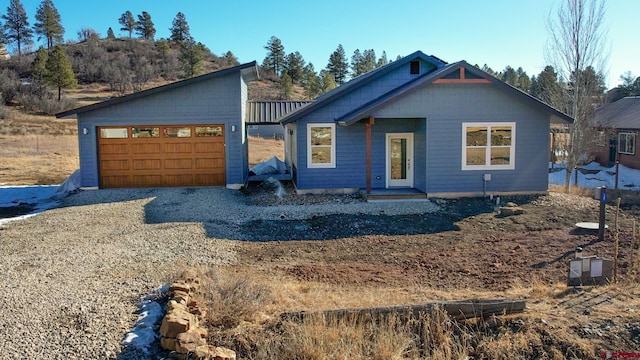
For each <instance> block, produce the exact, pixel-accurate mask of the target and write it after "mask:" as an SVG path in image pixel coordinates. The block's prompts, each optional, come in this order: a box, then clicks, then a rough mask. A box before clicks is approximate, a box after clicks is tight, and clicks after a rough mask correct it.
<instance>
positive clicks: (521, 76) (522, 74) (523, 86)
mask: <svg viewBox="0 0 640 360" xmlns="http://www.w3.org/2000/svg"><path fill="white" fill-rule="evenodd" d="M516 75H518V86H517V87H518V89H520V90H522V91H524V92H526V93H531V79H530V78H529V75H527V72H526V71H524V70H523V69H522V67H519V68H518V70H516Z"/></svg>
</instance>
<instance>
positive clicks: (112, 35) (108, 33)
mask: <svg viewBox="0 0 640 360" xmlns="http://www.w3.org/2000/svg"><path fill="white" fill-rule="evenodd" d="M115 38H116V34H114V33H113V29H112V28H111V27H109V29H108V30H107V39H115Z"/></svg>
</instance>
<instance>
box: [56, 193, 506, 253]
mask: <svg viewBox="0 0 640 360" xmlns="http://www.w3.org/2000/svg"><path fill="white" fill-rule="evenodd" d="M143 199H147V200H148V202H146V203H145V204H144V214H145V222H146V223H147V224H165V223H175V222H178V223H180V222H191V223H193V222H196V223H201V224H202V226H203V228H204V230H205V232H206V234H207V236H209V237H211V238H219V239H230V240H244V241H284V240H331V239H340V238H345V237H353V236H366V235H390V236H393V235H416V234H433V233H438V232H443V231H452V230H458V229H459V228H458V226H457V225H456V222H458V221H460V220H462V219H464V218H467V217H471V216H475V215H479V214H483V213H491V212H493V211H494V207H493V204H491V203H489V202H487V201H484V200H483V199H459V200H447V201H444V200H441V201H439V202H438V204H439V206H440V207H441V209H440V210H438V211H436V212H429V213H426V212H423V213H419V212H418V213H413V214H409V215H387V214H385V213H384V211H369V207H371V209H377V208H375V207H374V206H375V205H372V204H370V203H364V202H359V203H357V204H355V205H354V204H353V203H345V204H342V203H335V202H334V203H332V204H331V208H332V209H335V208H336V207H337V209H338V210H337V212H338V213H335V212H336V211H332V214H329V215H314V214H313V212H311V215H309V216H308V217H302V218H301V217H300V216H291V215H296V213H297V212H298V210H296V209H300V210H302V209H304V210H305V211H306V212H308V210H309V206H307V205H300V204H297V205H286V204H285V206H259V205H256V204H255V198H252V197H251V195H245V194H243V193H242V192H240V191H235V190H229V189H225V188H210V187H202V188H151V189H117V190H96V191H84V192H80V193H78V194H74V195H71V196H70V197H69V198H67V199H65V200H64V201H63V203H62V204H61V206H82V205H93V204H107V203H114V202H123V201H134V200H143ZM312 206H315V205H312ZM340 206H345V207H348V206H362V207H363V209H365V210H366V211H363V212H362V213H356V214H353V213H350V214H349V213H339V211H340V210H339V207H340ZM283 209H284V210H283ZM281 211H284V213H283V214H281V213H280V212H281Z"/></svg>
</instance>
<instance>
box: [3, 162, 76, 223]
mask: <svg viewBox="0 0 640 360" xmlns="http://www.w3.org/2000/svg"><path fill="white" fill-rule="evenodd" d="M79 188H80V171H79V170H76V171H75V172H74V173H73V174H71V175H70V176H69V177H68V178H67V179H66V180H65V181H64V182H63V183H62V184H60V185H34V186H29V185H27V186H0V207H14V206H19V205H25V204H26V205H30V206H33V208H34V211H32V212H30V213H29V214H26V215H20V216H16V217H12V218H6V219H0V226H2V225H3V224H6V223H8V222H10V221H16V220H22V219H26V218H28V217H31V216H34V215H36V214H38V213H41V212H43V211H45V210H48V209H51V208H53V207H55V206H57V205H58V201H59V200H60V199H62V198H64V197H65V196H67V195H69V194H70V193H71V192H73V191H75V190H77V189H79Z"/></svg>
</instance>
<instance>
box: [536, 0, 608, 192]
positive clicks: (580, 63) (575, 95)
mask: <svg viewBox="0 0 640 360" xmlns="http://www.w3.org/2000/svg"><path fill="white" fill-rule="evenodd" d="M604 5H605V4H604V1H603V0H563V1H562V2H561V4H560V6H559V7H558V8H557V11H556V12H555V14H554V13H550V14H549V19H548V23H547V27H548V30H549V37H550V39H549V42H548V51H547V53H546V56H547V57H548V58H547V61H548V62H549V63H551V64H553V65H554V68H555V69H556V71H558V73H559V75H560V76H561V77H562V78H564V79H565V80H567V81H568V83H567V86H566V88H565V89H564V90H565V91H564V95H565V96H564V104H563V107H564V108H563V109H561V110H564V111H565V112H567V113H568V114H569V115H571V116H572V117H573V118H574V123H573V124H572V125H571V126H570V129H569V131H570V136H569V142H568V147H567V158H566V160H567V176H566V179H565V189H566V190H569V186H570V181H571V169H573V168H575V166H576V165H577V164H578V162H579V161H580V158H581V156H582V155H584V154H585V151H586V149H587V148H588V147H589V145H590V143H591V142H593V141H594V139H593V136H589V133H590V131H589V129H590V126H589V125H590V120H591V118H590V117H593V116H594V111H593V110H594V101H595V100H596V98H597V97H598V96H599V95H601V94H597V93H595V92H597V90H596V89H598V86H589V85H588V84H585V81H584V80H586V79H583V77H584V74H585V71H586V70H587V68H588V67H591V68H592V69H595V71H596V73H597V74H599V75H600V76H601V75H602V72H603V71H602V69H604V64H605V63H606V62H607V46H606V36H607V31H606V29H605V25H604V16H605V6H604Z"/></svg>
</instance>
